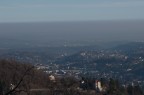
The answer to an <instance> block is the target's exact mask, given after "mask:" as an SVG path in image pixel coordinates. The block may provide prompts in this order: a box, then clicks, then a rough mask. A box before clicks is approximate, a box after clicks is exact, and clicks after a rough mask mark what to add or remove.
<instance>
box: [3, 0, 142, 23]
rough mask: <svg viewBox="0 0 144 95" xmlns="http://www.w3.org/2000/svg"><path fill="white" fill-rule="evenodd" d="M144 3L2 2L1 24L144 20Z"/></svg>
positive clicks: (106, 0)
mask: <svg viewBox="0 0 144 95" xmlns="http://www.w3.org/2000/svg"><path fill="white" fill-rule="evenodd" d="M143 10H144V0H0V22H31V21H94V20H121V19H144V12H143Z"/></svg>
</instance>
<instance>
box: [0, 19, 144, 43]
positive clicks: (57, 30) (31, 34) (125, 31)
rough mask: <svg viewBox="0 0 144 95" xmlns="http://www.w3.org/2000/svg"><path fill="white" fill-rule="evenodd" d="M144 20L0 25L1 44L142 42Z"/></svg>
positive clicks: (143, 38)
mask: <svg viewBox="0 0 144 95" xmlns="http://www.w3.org/2000/svg"><path fill="white" fill-rule="evenodd" d="M143 40H144V21H96V22H49V23H44V22H43V23H42V22H41V23H40V22H39V23H1V24H0V43H1V44H10V43H11V44H16V43H20V44H26V43H31V44H34V43H37V44H40V43H41V44H42V43H43V44H50V43H55V44H56V43H61V42H64V41H66V42H77V41H83V42H85V41H87V42H90V41H102V42H107V41H143Z"/></svg>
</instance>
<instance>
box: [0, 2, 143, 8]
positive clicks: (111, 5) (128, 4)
mask: <svg viewBox="0 0 144 95" xmlns="http://www.w3.org/2000/svg"><path fill="white" fill-rule="evenodd" d="M141 6H144V1H129V2H128V1H127V2H126V1H125V2H124V1H123V2H112V3H108V2H107V3H97V4H63V5H62V4H61V5H58V4H57V5H50V4H32V5H14V6H0V9H12V8H122V7H141Z"/></svg>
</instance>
